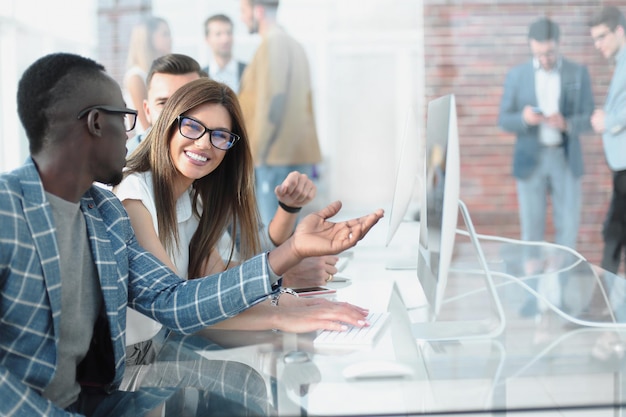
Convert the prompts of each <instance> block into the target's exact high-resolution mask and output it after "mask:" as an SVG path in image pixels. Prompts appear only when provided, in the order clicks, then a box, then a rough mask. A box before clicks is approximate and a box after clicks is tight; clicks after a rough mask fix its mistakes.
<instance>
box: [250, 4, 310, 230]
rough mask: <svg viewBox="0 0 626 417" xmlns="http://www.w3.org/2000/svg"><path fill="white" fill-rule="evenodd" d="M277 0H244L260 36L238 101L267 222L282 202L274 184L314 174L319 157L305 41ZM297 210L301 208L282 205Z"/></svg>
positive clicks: (260, 206)
mask: <svg viewBox="0 0 626 417" xmlns="http://www.w3.org/2000/svg"><path fill="white" fill-rule="evenodd" d="M278 7H279V1H278V0H241V18H242V20H243V22H244V23H245V24H246V26H247V27H248V29H249V31H250V33H258V34H259V35H261V38H262V41H261V44H260V45H259V48H258V49H257V51H256V53H255V55H254V57H253V58H252V60H251V61H250V63H249V64H248V66H247V67H246V70H245V71H244V73H243V77H242V79H241V86H240V90H239V100H240V103H241V109H242V112H243V117H244V120H245V124H246V129H247V130H248V134H249V136H250V145H251V149H252V156H253V158H254V163H255V174H256V193H257V194H256V195H257V200H258V206H259V211H260V213H261V219H262V220H263V223H265V224H269V221H270V220H271V218H272V216H273V214H274V213H275V212H276V209H277V208H278V206H279V203H278V202H277V200H276V196H275V194H274V190H275V188H276V187H277V186H278V185H279V184H281V182H282V181H283V179H285V177H287V175H288V174H289V173H290V172H291V171H299V172H301V173H304V174H306V175H308V176H309V177H314V176H313V170H314V166H315V164H317V163H319V162H320V161H321V152H320V146H319V142H318V137H317V128H316V125H315V116H314V112H313V98H312V91H311V77H310V69H309V62H308V59H307V56H306V53H305V51H304V48H303V47H302V45H300V44H299V43H298V42H297V41H296V40H295V39H294V38H293V37H291V36H290V35H289V34H287V32H285V30H284V29H283V28H282V27H281V26H279V25H278V24H277V22H276V13H277V10H278ZM280 207H281V209H283V210H285V211H287V212H289V213H293V212H298V211H299V210H300V207H289V206H285V205H283V204H281V205H280Z"/></svg>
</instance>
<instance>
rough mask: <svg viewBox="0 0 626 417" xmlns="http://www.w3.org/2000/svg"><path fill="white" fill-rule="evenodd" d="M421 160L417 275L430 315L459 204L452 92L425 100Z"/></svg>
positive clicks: (439, 294) (441, 285)
mask: <svg viewBox="0 0 626 417" xmlns="http://www.w3.org/2000/svg"><path fill="white" fill-rule="evenodd" d="M424 161H425V162H424V166H423V169H424V175H423V178H424V179H425V181H424V187H423V188H422V189H423V196H422V206H421V211H420V233H419V252H418V259H417V276H418V278H419V281H420V284H421V286H422V289H423V291H424V295H425V296H426V299H427V301H428V303H429V306H430V308H431V316H434V315H437V314H438V313H439V309H440V307H441V302H442V298H443V294H444V290H445V287H446V283H447V279H448V270H449V268H450V262H451V260H452V250H453V248H454V240H455V235H456V226H457V217H458V207H459V205H458V201H459V188H460V185H459V184H460V171H461V167H460V156H459V133H458V127H457V117H456V101H455V97H454V95H446V96H443V97H439V98H437V99H435V100H432V101H430V102H429V103H428V113H427V121H426V150H425V154H424Z"/></svg>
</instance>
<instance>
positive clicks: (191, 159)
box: [170, 103, 231, 186]
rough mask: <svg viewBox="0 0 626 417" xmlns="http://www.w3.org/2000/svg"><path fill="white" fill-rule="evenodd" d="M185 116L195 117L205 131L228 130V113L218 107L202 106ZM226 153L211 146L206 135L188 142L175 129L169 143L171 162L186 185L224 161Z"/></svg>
mask: <svg viewBox="0 0 626 417" xmlns="http://www.w3.org/2000/svg"><path fill="white" fill-rule="evenodd" d="M185 116H189V117H192V118H194V119H195V120H197V121H199V122H201V123H202V124H203V125H204V126H205V127H207V128H208V129H224V130H228V131H230V130H231V119H230V114H229V113H228V111H227V110H226V108H225V107H224V106H222V105H221V104H215V103H205V104H201V105H199V106H197V107H195V108H193V109H191V110H190V111H187V112H185ZM177 123H178V122H177ZM226 152H228V151H223V150H221V149H217V148H216V147H214V146H213V145H212V144H211V138H210V134H209V132H205V134H204V135H203V136H202V137H201V138H200V139H197V140H191V139H188V138H186V137H184V136H183V135H182V134H181V133H180V130H179V129H178V126H177V129H176V130H175V131H174V136H173V137H172V140H171V141H170V155H171V157H172V161H173V163H174V166H175V167H176V169H177V170H178V173H179V174H180V176H181V179H182V180H183V182H184V183H185V184H186V185H187V186H189V185H191V183H193V181H194V180H197V179H199V178H202V177H205V176H207V175H209V174H210V173H211V172H213V171H214V170H215V169H216V168H217V167H218V166H219V165H220V164H221V163H222V161H223V160H224V156H225V155H226Z"/></svg>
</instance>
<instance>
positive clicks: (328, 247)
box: [269, 201, 384, 275]
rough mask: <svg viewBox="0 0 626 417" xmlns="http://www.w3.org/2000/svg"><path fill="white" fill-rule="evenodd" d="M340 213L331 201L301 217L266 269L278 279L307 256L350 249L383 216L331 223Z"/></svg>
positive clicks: (368, 216)
mask: <svg viewBox="0 0 626 417" xmlns="http://www.w3.org/2000/svg"><path fill="white" fill-rule="evenodd" d="M340 209H341V202H340V201H335V202H334V203H331V204H329V205H328V206H327V207H325V208H324V209H322V210H320V211H317V212H315V213H311V214H309V215H308V216H306V217H304V218H303V219H302V221H301V222H300V223H299V224H298V227H296V230H295V232H294V233H293V235H292V236H291V237H290V238H289V239H288V240H287V241H286V242H285V243H284V244H282V245H280V246H279V247H278V248H276V249H274V250H273V251H271V252H270V255H269V259H270V265H271V267H272V269H273V270H274V272H276V273H277V274H279V275H282V274H283V273H285V271H286V270H287V269H289V268H290V267H292V266H294V265H295V264H296V263H298V262H300V260H302V259H304V258H307V257H310V256H324V255H336V254H338V253H340V252H343V251H344V250H346V249H350V248H351V247H353V246H354V245H356V244H357V242H358V241H359V240H361V239H362V238H363V237H364V236H365V235H366V234H367V232H369V230H370V229H371V228H372V226H374V225H375V224H376V223H377V222H378V221H379V220H380V219H381V218H382V217H383V215H384V212H383V210H382V209H378V210H376V211H375V212H373V213H370V214H368V215H366V216H362V217H358V218H356V219H350V220H347V221H343V222H337V223H334V222H331V221H329V220H328V219H330V218H331V217H333V216H334V215H336V214H337V213H338V212H339V210H340Z"/></svg>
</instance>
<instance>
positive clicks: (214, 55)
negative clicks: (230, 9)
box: [202, 14, 246, 92]
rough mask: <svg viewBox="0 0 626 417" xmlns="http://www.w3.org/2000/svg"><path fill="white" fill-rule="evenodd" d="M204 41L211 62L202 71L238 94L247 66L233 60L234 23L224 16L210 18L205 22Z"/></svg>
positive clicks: (218, 15) (217, 15)
mask: <svg viewBox="0 0 626 417" xmlns="http://www.w3.org/2000/svg"><path fill="white" fill-rule="evenodd" d="M204 40H205V42H206V43H207V45H208V46H209V62H208V65H207V66H205V67H204V68H202V70H203V71H204V72H206V73H207V74H208V75H209V77H210V78H212V79H214V80H216V81H220V82H222V83H224V84H226V85H227V86H229V87H230V88H231V89H232V90H233V91H234V92H238V91H239V81H240V80H241V76H242V74H243V71H244V70H245V68H246V64H245V63H244V62H241V61H237V60H236V59H234V58H233V21H232V20H231V19H230V18H229V17H228V16H226V15H223V14H216V15H213V16H210V17H209V18H207V19H206V20H205V22H204Z"/></svg>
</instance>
